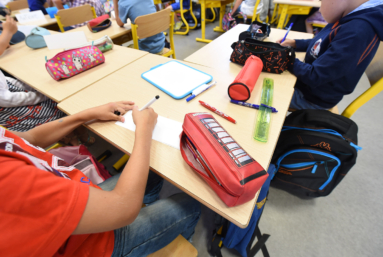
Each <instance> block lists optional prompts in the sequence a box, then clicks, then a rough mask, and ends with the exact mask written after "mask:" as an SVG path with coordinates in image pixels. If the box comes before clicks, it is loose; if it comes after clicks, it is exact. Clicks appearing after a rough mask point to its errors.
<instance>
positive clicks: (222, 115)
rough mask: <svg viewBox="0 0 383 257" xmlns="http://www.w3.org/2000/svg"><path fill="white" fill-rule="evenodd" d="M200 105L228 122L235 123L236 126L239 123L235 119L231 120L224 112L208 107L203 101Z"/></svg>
mask: <svg viewBox="0 0 383 257" xmlns="http://www.w3.org/2000/svg"><path fill="white" fill-rule="evenodd" d="M199 103H200V104H202V106H203V107H205V108H207V109H209V110H210V111H212V112H214V113H216V114H218V115H219V116H221V117H222V118H224V119H227V120H228V121H230V122H233V123H234V124H236V123H237V122H236V121H235V120H234V119H233V118H231V117H230V116H228V115H226V114H224V113H223V112H220V111H218V110H217V109H216V108H214V107H213V106H211V105H208V104H207V103H205V102H202V101H199Z"/></svg>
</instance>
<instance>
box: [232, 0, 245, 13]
mask: <svg viewBox="0 0 383 257" xmlns="http://www.w3.org/2000/svg"><path fill="white" fill-rule="evenodd" d="M242 2H243V0H237V1H235V4H234V7H233V10H231V15H233V14H234V13H235V11H236V10H237V9H238V7H239V6H240V5H241V4H242Z"/></svg>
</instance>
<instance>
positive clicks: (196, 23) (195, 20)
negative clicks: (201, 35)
mask: <svg viewBox="0 0 383 257" xmlns="http://www.w3.org/2000/svg"><path fill="white" fill-rule="evenodd" d="M189 12H190V15H191V16H192V18H193V21H194V26H193V27H190V29H195V28H197V25H198V21H197V17H195V15H194V13H193V8H192V4H191V3H190V11H189Z"/></svg>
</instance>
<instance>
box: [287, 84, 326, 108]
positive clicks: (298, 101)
mask: <svg viewBox="0 0 383 257" xmlns="http://www.w3.org/2000/svg"><path fill="white" fill-rule="evenodd" d="M290 108H292V109H296V110H303V109H316V110H327V109H328V108H324V107H321V106H319V105H316V104H313V103H310V102H309V101H307V100H306V99H305V97H304V96H303V93H302V92H301V91H300V90H299V89H295V90H294V94H293V98H292V99H291V103H290Z"/></svg>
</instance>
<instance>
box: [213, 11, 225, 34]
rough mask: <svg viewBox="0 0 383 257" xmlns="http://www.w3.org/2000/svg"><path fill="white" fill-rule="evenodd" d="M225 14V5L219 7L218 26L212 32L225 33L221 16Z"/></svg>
mask: <svg viewBox="0 0 383 257" xmlns="http://www.w3.org/2000/svg"><path fill="white" fill-rule="evenodd" d="M225 12H226V5H221V7H220V8H219V26H217V27H215V28H214V29H213V31H215V32H225V31H224V30H223V28H222V20H223V16H224V15H225Z"/></svg>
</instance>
